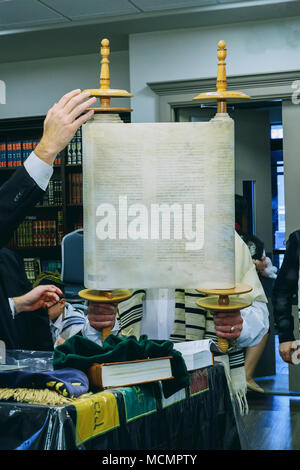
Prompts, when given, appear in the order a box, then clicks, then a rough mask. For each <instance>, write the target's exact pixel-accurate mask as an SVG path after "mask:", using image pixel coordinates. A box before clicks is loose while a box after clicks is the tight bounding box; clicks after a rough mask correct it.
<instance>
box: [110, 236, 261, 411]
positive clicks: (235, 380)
mask: <svg viewBox="0 0 300 470" xmlns="http://www.w3.org/2000/svg"><path fill="white" fill-rule="evenodd" d="M235 258H236V263H235V265H236V266H235V278H236V283H243V284H248V285H250V286H251V287H252V291H251V292H250V293H248V294H245V295H243V296H242V297H241V298H242V299H244V300H245V301H248V300H250V302H253V301H254V300H257V301H261V302H265V303H267V299H266V296H265V294H264V291H263V288H262V285H261V283H260V281H259V278H258V275H257V273H256V269H255V266H254V264H253V262H252V259H251V255H250V252H249V249H248V247H247V246H246V244H245V243H244V242H243V241H242V239H241V238H240V237H239V236H238V235H237V234H236V237H235ZM202 296H203V295H202V294H200V293H199V292H197V291H196V290H194V289H193V290H183V289H176V290H175V317H174V326H173V331H172V333H171V335H170V338H169V339H170V340H171V341H173V342H180V341H193V340H200V339H208V338H212V339H214V340H216V341H217V336H216V333H215V326H214V322H213V317H212V316H211V314H210V312H208V311H206V310H203V309H201V308H200V307H198V305H197V304H196V300H197V298H199V297H202ZM235 297H240V296H235ZM145 298H146V290H145V289H140V290H136V291H134V292H133V295H132V297H131V298H130V299H128V300H125V301H124V302H121V303H120V304H119V309H118V310H119V313H118V315H119V318H118V320H119V323H120V335H122V336H130V335H134V336H136V337H137V338H139V336H140V322H141V319H142V315H143V302H144V300H145ZM233 344H234V343H233ZM231 349H232V350H231ZM215 359H216V361H220V362H222V363H223V364H224V368H225V372H226V377H227V381H228V385H229V390H230V392H231V394H232V395H233V396H234V397H235V398H236V399H237V401H238V404H239V407H240V411H241V413H242V414H245V413H247V412H248V405H247V400H246V391H247V383H246V376H245V368H244V351H243V349H238V348H234V347H233V348H230V349H229V351H228V354H220V355H218V356H215Z"/></svg>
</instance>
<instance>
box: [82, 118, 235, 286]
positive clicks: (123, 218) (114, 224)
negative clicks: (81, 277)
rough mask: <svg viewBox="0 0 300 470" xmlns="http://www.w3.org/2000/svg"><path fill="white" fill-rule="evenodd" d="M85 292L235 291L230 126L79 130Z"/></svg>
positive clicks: (220, 121)
mask: <svg viewBox="0 0 300 470" xmlns="http://www.w3.org/2000/svg"><path fill="white" fill-rule="evenodd" d="M83 204H84V271H85V286H86V287H87V288H90V289H101V290H106V289H107V290H112V289H117V288H129V289H135V288H153V287H160V288H185V289H193V288H197V289H199V288H207V289H212V288H218V289H227V288H232V287H234V285H235V275H234V274H235V262H234V123H233V120H232V119H231V118H230V117H229V116H228V115H227V114H226V113H224V114H222V113H219V114H217V115H216V116H215V118H214V119H212V120H211V121H209V122H195V123H154V124H151V123H145V124H124V123H115V122H113V123H106V122H101V117H98V116H97V115H95V116H94V118H93V119H91V120H89V121H88V122H87V123H86V124H85V125H84V126H83Z"/></svg>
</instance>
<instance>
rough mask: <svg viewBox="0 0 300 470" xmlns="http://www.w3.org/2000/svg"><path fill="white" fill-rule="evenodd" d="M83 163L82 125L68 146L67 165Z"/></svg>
mask: <svg viewBox="0 0 300 470" xmlns="http://www.w3.org/2000/svg"><path fill="white" fill-rule="evenodd" d="M81 164H82V134H81V127H80V128H79V129H78V131H77V132H76V134H75V136H74V137H73V139H72V140H71V142H70V143H69V144H68V147H67V165H81Z"/></svg>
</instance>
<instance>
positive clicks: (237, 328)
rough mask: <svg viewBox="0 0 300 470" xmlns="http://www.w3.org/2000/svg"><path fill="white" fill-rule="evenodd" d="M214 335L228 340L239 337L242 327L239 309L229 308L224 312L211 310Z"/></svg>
mask: <svg viewBox="0 0 300 470" xmlns="http://www.w3.org/2000/svg"><path fill="white" fill-rule="evenodd" d="M212 315H213V319H214V324H215V328H216V335H217V336H219V337H220V338H226V339H228V340H229V341H232V340H234V339H237V338H239V336H240V335H241V331H242V329H243V319H242V316H241V312H240V310H235V311H233V310H230V311H228V312H226V313H223V312H222V313H216V312H212Z"/></svg>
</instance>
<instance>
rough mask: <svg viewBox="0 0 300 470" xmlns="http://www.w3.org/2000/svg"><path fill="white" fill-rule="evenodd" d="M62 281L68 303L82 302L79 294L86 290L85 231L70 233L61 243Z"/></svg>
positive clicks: (79, 230)
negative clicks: (84, 264) (84, 263)
mask: <svg viewBox="0 0 300 470" xmlns="http://www.w3.org/2000/svg"><path fill="white" fill-rule="evenodd" d="M61 257H62V267H61V280H62V281H63V283H64V289H65V297H66V301H67V302H70V303H74V302H80V304H81V303H82V299H81V298H80V297H79V296H78V292H79V291H80V290H82V289H84V269H83V230H82V229H78V230H74V231H73V232H70V233H68V234H67V235H65V236H64V237H63V239H62V243H61Z"/></svg>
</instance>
